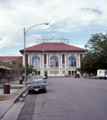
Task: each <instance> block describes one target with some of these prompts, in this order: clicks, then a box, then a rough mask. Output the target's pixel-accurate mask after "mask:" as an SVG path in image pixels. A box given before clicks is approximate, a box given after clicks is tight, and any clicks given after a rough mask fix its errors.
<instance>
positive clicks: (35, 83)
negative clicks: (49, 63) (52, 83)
mask: <svg viewBox="0 0 107 120" xmlns="http://www.w3.org/2000/svg"><path fill="white" fill-rule="evenodd" d="M45 82H46V81H44V80H43V78H32V79H31V80H30V82H29V83H28V93H29V94H30V93H31V92H37V91H43V92H44V93H46V83H45Z"/></svg>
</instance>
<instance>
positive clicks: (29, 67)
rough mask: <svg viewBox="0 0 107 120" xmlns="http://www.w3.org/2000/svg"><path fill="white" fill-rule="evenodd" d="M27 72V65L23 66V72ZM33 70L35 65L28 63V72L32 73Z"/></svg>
mask: <svg viewBox="0 0 107 120" xmlns="http://www.w3.org/2000/svg"><path fill="white" fill-rule="evenodd" d="M24 72H25V67H23V70H22V73H24ZM32 72H33V65H28V64H27V65H26V73H27V74H30V73H32Z"/></svg>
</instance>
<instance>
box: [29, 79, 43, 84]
mask: <svg viewBox="0 0 107 120" xmlns="http://www.w3.org/2000/svg"><path fill="white" fill-rule="evenodd" d="M34 83H44V81H43V79H37V78H35V79H31V81H30V84H34Z"/></svg>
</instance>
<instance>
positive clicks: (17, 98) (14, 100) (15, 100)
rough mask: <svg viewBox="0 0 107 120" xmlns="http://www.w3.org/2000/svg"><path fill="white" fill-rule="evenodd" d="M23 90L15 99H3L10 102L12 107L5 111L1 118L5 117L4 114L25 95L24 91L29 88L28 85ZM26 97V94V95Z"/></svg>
mask: <svg viewBox="0 0 107 120" xmlns="http://www.w3.org/2000/svg"><path fill="white" fill-rule="evenodd" d="M22 89H23V90H22V91H20V93H19V95H17V96H16V97H15V98H14V99H13V100H7V101H3V102H10V103H11V105H10V107H9V108H8V109H7V110H6V112H4V114H3V115H2V116H1V117H0V120H1V119H2V118H3V117H4V115H5V114H6V113H7V112H8V111H9V110H10V109H11V108H12V106H13V105H14V104H15V103H16V102H17V101H18V100H19V98H20V97H21V96H22V95H23V93H24V92H26V90H27V86H26V87H24V88H22ZM24 97H25V96H24Z"/></svg>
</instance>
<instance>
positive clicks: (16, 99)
mask: <svg viewBox="0 0 107 120" xmlns="http://www.w3.org/2000/svg"><path fill="white" fill-rule="evenodd" d="M22 89H24V90H22V91H21V92H20V93H19V95H18V96H16V97H15V99H13V103H16V102H17V101H18V100H19V98H20V97H21V96H22V95H23V93H24V92H25V91H26V90H27V86H26V87H25V88H22Z"/></svg>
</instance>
